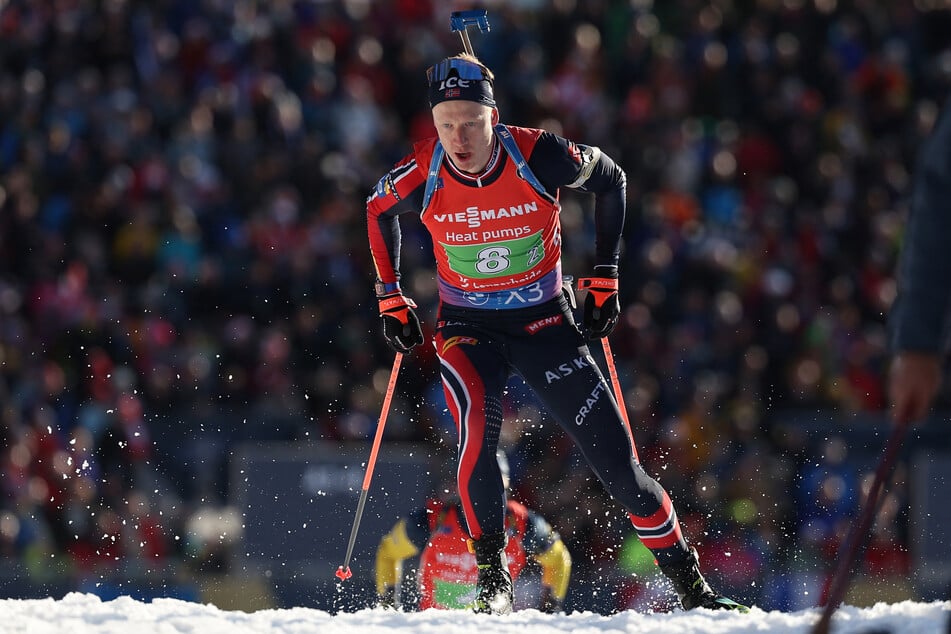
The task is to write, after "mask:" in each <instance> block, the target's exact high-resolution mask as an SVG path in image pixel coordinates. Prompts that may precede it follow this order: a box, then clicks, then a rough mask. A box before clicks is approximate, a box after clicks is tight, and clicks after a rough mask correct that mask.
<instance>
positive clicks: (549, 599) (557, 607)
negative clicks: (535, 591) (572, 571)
mask: <svg viewBox="0 0 951 634" xmlns="http://www.w3.org/2000/svg"><path fill="white" fill-rule="evenodd" d="M561 603H562V602H561V601H560V600H558V599H557V598H556V597H555V595H553V594H552V592H551V588H549V587H548V586H542V596H541V599H540V600H539V602H538V610H539V611H540V612H544V613H545V614H555V613H556V612H561V611H562V609H561Z"/></svg>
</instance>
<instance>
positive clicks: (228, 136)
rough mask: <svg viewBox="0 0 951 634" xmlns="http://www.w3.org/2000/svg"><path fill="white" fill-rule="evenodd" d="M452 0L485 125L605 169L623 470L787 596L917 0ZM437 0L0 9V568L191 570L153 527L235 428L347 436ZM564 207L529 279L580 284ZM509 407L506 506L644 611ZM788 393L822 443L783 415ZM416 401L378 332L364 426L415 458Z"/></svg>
mask: <svg viewBox="0 0 951 634" xmlns="http://www.w3.org/2000/svg"><path fill="white" fill-rule="evenodd" d="M478 6H480V7H484V8H486V9H488V11H489V21H490V24H491V31H490V32H488V33H476V32H473V33H472V40H473V45H474V48H475V50H476V53H477V54H478V55H479V56H480V57H481V58H482V59H483V61H485V62H486V63H487V64H488V65H489V66H490V67H491V68H492V69H493V70H494V71H495V73H496V76H497V86H496V95H497V98H498V99H499V105H500V110H501V115H502V120H503V121H504V122H506V123H508V124H513V125H526V126H537V127H544V128H547V129H549V130H552V131H553V132H556V133H559V134H562V135H563V136H566V137H569V138H571V139H573V140H576V141H579V142H584V143H588V144H592V145H598V146H600V147H601V148H602V149H603V150H604V151H606V152H607V153H608V154H610V155H611V156H612V157H614V158H615V159H616V160H617V161H618V162H619V163H620V164H621V165H622V166H623V167H624V168H625V169H626V171H627V176H628V203H629V207H628V210H629V214H628V220H627V223H626V228H625V242H624V251H623V255H622V266H621V293H622V305H623V306H624V313H623V319H622V322H621V324H620V325H619V327H618V329H617V330H616V331H615V333H614V335H613V336H612V339H611V341H612V345H613V348H614V353H615V355H616V359H617V363H618V370H619V373H620V377H621V381H622V384H623V385H624V387H625V399H626V405H627V408H628V410H629V412H630V415H631V421H632V424H633V426H634V429H635V436H636V440H637V443H638V446H639V449H640V454H641V458H642V460H643V461H644V462H645V464H646V465H647V466H648V470H650V471H651V472H652V473H656V474H658V475H659V476H660V479H661V481H662V482H663V484H664V485H665V487H666V488H667V489H668V490H669V491H671V493H672V495H673V497H674V499H675V501H676V503H677V506H678V509H680V512H681V514H682V516H683V517H682V521H683V523H684V526H685V529H686V530H687V532H688V533H689V534H690V541H691V542H697V543H699V545H700V547H701V551H702V553H701V556H702V557H705V558H706V559H705V561H706V562H707V563H705V565H704V568H705V569H713V570H717V571H720V572H722V574H723V575H724V578H725V581H724V583H728V584H731V585H733V586H734V587H735V588H740V589H745V590H746V592H745V593H744V592H733V594H736V595H737V596H738V598H741V599H744V600H753V599H751V598H749V596H748V595H749V588H751V587H755V588H756V592H758V593H762V594H761V595H760V601H761V602H762V604H763V605H775V606H779V607H809V606H812V605H815V604H816V601H817V600H818V596H817V593H821V589H822V583H823V582H822V575H823V574H825V573H826V572H827V571H826V570H825V568H826V566H827V563H828V561H829V560H830V557H831V555H833V554H834V553H835V549H836V548H837V546H838V543H839V540H840V539H841V537H842V531H843V526H844V525H845V522H844V520H845V519H847V518H848V517H849V516H850V514H852V513H854V511H855V508H856V505H857V504H858V503H859V500H860V499H861V490H862V487H863V486H867V482H866V480H867V473H863V472H861V470H856V469H854V468H853V467H852V466H850V465H851V463H850V461H849V453H850V451H854V450H855V447H854V445H853V444H851V443H850V442H849V436H848V434H849V429H848V425H840V426H837V424H836V421H841V420H842V419H843V418H846V419H848V417H849V416H853V415H869V416H872V417H875V416H881V415H883V412H884V410H885V407H886V403H885V396H884V389H883V375H884V372H883V370H884V367H885V364H886V363H887V360H888V347H887V346H888V340H887V329H886V325H885V322H886V316H887V313H888V310H889V306H890V304H891V302H892V300H893V298H894V296H895V291H896V289H895V279H894V275H893V267H894V263H895V258H896V254H897V250H898V249H899V246H900V244H901V239H902V231H903V226H904V218H905V216H906V214H907V208H908V205H907V201H908V196H909V191H908V185H909V174H910V171H911V169H913V165H914V158H915V152H916V150H917V148H918V146H919V144H920V142H921V140H922V139H923V138H924V137H925V136H926V135H927V134H928V131H929V130H930V128H931V125H932V124H933V122H934V119H935V117H936V115H937V112H938V110H939V107H940V105H941V103H942V102H943V100H944V98H945V96H946V94H947V92H948V90H949V89H951V40H949V39H948V37H947V34H948V33H949V32H951V11H949V10H948V9H947V8H946V7H945V6H944V5H943V3H940V2H937V1H930V2H929V1H927V0H919V1H917V2H896V3H883V2H875V1H872V0H851V1H848V0H746V1H739V0H732V1H731V0H708V1H703V0H676V1H670V2H667V1H665V2H655V1H652V0H584V1H581V0H510V1H501V0H499V1H495V2H484V3H481V4H478ZM454 8H469V5H466V6H458V7H457V6H455V5H454V4H453V3H449V2H445V3H444V2H437V1H436V0H392V1H386V2H384V1H380V2H376V1H370V0H267V1H265V0H257V1H255V0H150V1H148V2H146V1H136V0H56V1H54V2H45V3H35V2H28V1H25V0H22V1H18V0H6V1H0V416H2V420H3V425H2V428H0V434H2V446H0V486H2V496H0V557H5V558H15V559H16V560H18V561H20V562H21V563H23V564H24V565H26V567H27V568H28V569H29V570H30V571H32V574H35V575H39V576H42V575H56V574H63V573H64V572H71V573H78V574H87V575H93V576H95V575H96V574H101V573H102V571H103V570H108V569H109V568H110V567H115V566H117V565H119V564H120V563H121V564H122V565H125V566H130V565H131V566H137V567H140V568H142V569H145V570H158V569H163V568H165V567H167V566H170V565H173V562H176V561H182V560H184V561H188V562H191V563H192V565H197V566H199V567H200V566H212V567H214V566H222V565H224V564H223V563H222V561H221V557H220V552H218V551H217V549H216V548H215V543H214V542H215V537H214V535H212V536H211V537H210V538H208V539H204V540H202V539H199V538H197V537H195V538H190V537H189V535H192V534H193V533H200V532H201V531H190V529H189V526H191V525H192V524H191V523H193V522H194V520H195V518H196V516H198V515H200V514H201V512H202V509H207V508H209V507H215V506H225V505H227V503H228V488H227V487H228V485H227V478H226V471H227V462H228V457H229V455H230V452H231V450H232V449H233V447H234V445H235V443H238V442H246V441H251V442H265V441H273V440H283V441H300V442H335V441H365V440H368V439H370V438H372V436H373V433H374V431H375V427H376V422H377V417H378V415H379V407H380V402H381V400H382V396H381V394H382V392H383V390H384V388H385V385H386V379H387V376H388V372H389V368H390V364H391V361H392V353H390V352H389V351H388V349H387V348H386V346H385V344H384V342H383V339H382V336H381V335H380V332H379V327H378V317H377V313H376V302H375V300H374V296H373V288H372V282H373V278H374V272H373V270H372V264H371V262H370V258H369V251H368V246H367V239H366V224H365V208H364V203H365V199H366V196H367V195H368V194H369V193H370V191H371V189H372V187H373V186H374V184H375V183H376V181H377V179H379V178H380V176H382V175H383V174H384V173H385V172H386V171H387V170H388V169H389V167H390V166H391V164H393V163H394V162H396V161H397V160H398V159H399V158H400V157H402V156H403V155H404V154H405V153H407V152H408V151H409V148H410V146H411V143H412V142H413V141H414V140H417V139H420V138H423V137H426V136H429V135H431V134H432V133H434V129H433V128H432V124H431V121H430V118H429V117H430V115H429V111H428V107H427V104H426V97H425V95H426V92H425V84H424V81H425V69H426V68H427V67H428V66H429V65H430V64H432V63H433V62H435V61H437V60H438V59H439V58H441V57H443V56H445V55H449V54H454V53H456V52H458V51H459V50H460V44H459V39H458V37H457V36H456V35H455V34H453V33H450V32H449V28H448V22H449V20H448V16H449V11H450V10H451V9H454ZM590 211H591V201H590V200H588V199H587V198H585V197H583V196H578V195H575V194H573V193H571V192H567V193H565V194H564V198H563V212H562V222H563V225H564V232H563V233H564V235H565V236H566V244H565V271H566V273H571V274H574V275H585V274H587V273H588V272H589V270H590V264H591V262H590V257H589V256H590V252H591V249H592V245H593V224H592V223H593V219H592V215H591V213H590ZM426 241H427V236H426V234H425V231H424V230H423V229H422V227H421V225H419V224H418V223H414V222H412V221H407V222H404V223H403V258H402V268H403V270H404V271H405V272H406V276H405V277H404V289H405V290H406V292H407V294H408V295H410V296H412V297H413V298H414V299H415V300H416V301H417V302H418V303H419V304H420V305H421V306H422V307H423V310H422V312H421V316H422V317H423V320H424V322H425V323H424V326H425V327H426V328H428V329H431V328H432V326H433V319H432V316H433V310H432V309H433V308H434V305H435V299H436V298H435V283H434V279H433V273H432V269H431V267H430V262H429V261H428V260H427V257H428V256H427V255H426V254H427V250H426V248H425V246H426ZM510 397H511V399H510V403H508V404H507V406H508V408H509V412H510V416H509V418H510V424H509V425H508V428H507V431H506V434H507V435H506V436H505V438H504V439H503V440H504V442H505V443H506V448H507V450H508V451H509V452H510V454H511V456H512V457H511V462H512V464H513V480H514V482H515V487H514V492H515V494H516V495H518V496H519V497H520V499H522V500H523V501H524V502H526V503H528V504H529V505H531V506H533V507H535V508H536V509H538V510H540V511H541V512H542V513H543V515H545V516H546V517H547V518H548V519H549V521H550V522H551V523H552V524H553V525H554V526H555V527H556V528H557V529H558V530H559V531H560V532H561V534H562V536H563V537H564V538H565V540H566V543H567V544H568V546H569V549H570V550H571V551H572V553H573V554H574V559H575V562H576V579H577V583H578V584H581V586H580V587H583V584H584V583H585V580H586V579H592V580H593V579H600V580H603V579H604V578H605V575H608V576H610V575H612V574H613V575H616V576H617V577H618V579H621V580H622V581H619V582H618V587H619V588H620V591H619V592H617V593H614V594H613V595H612V596H611V597H610V598H609V599H606V600H607V601H609V602H613V603H612V604H611V605H604V606H599V607H603V608H604V609H618V608H621V607H625V606H628V605H640V606H646V605H652V604H651V602H650V599H649V594H650V583H643V584H642V583H640V582H637V583H632V582H631V581H630V579H631V578H632V577H631V575H632V574H637V577H635V578H636V579H639V580H644V579H649V578H650V574H651V573H650V570H649V568H650V567H649V566H647V567H645V566H644V562H643V559H644V556H643V552H641V551H639V550H638V545H637V544H636V543H632V540H631V534H630V530H629V528H630V527H629V525H628V524H626V519H625V518H623V517H621V515H620V514H619V513H618V511H617V509H616V506H615V505H614V504H613V503H612V502H611V501H610V500H607V499H605V498H604V496H603V494H602V493H600V487H598V486H597V485H596V483H592V481H591V474H590V472H588V470H587V468H586V467H585V466H584V465H583V463H582V462H580V459H579V457H578V456H577V455H576V453H575V450H574V449H573V446H572V445H571V443H569V442H566V441H565V439H564V437H563V436H562V435H561V433H560V431H559V430H558V429H557V427H556V426H555V425H554V424H553V423H552V422H551V421H550V420H549V419H548V418H547V417H546V415H545V413H544V412H543V411H541V410H540V409H539V408H538V406H537V404H536V403H535V402H534V401H533V399H532V396H531V395H530V394H527V393H525V392H524V390H522V388H521V387H520V385H519V384H518V383H517V382H513V386H512V389H511V391H510ZM788 411H799V412H808V416H809V417H811V418H814V419H817V418H818V417H821V418H822V420H823V421H827V423H826V429H827V432H828V433H826V434H825V435H824V436H823V437H822V438H818V439H817V438H810V437H808V435H807V434H804V433H798V434H797V433H793V432H790V430H789V428H788V427H787V426H782V425H779V424H778V422H777V413H779V412H788ZM447 421H448V418H447V415H446V412H445V406H444V403H443V397H442V394H441V387H440V385H439V381H438V376H437V367H436V362H435V357H434V354H433V353H432V351H431V350H427V349H423V350H419V351H418V352H414V354H413V355H412V356H411V357H409V358H408V359H407V361H406V363H405V364H404V368H403V371H402V372H401V374H400V378H399V384H398V389H397V394H396V398H395V400H394V405H393V409H392V412H391V415H390V418H389V421H388V427H387V439H388V440H393V441H424V442H434V443H440V444H446V443H448V444H452V443H453V442H454V440H453V439H452V434H451V430H449V428H448V426H447V425H448V424H447ZM840 427H841V428H840ZM872 449H873V450H874V447H873V448H872ZM903 482H904V480H903V475H902V474H899V477H898V479H897V482H896V485H895V487H894V489H893V491H894V492H893V493H892V494H891V496H890V497H889V499H888V500H887V502H886V505H885V507H884V510H883V512H882V518H880V521H879V522H878V523H877V525H876V527H877V528H876V531H875V536H874V538H873V545H872V546H873V547H872V548H870V549H869V551H868V553H867V555H866V566H867V567H868V568H869V569H870V570H876V571H878V572H880V573H881V574H883V575H886V574H894V575H898V576H902V575H906V574H907V573H908V571H909V566H910V563H909V556H908V544H907V528H906V527H905V526H904V525H903V518H904V517H906V516H907V513H906V506H907V499H906V495H905V494H904V493H903V492H904V491H905V488H904V487H903ZM157 491H162V495H155V493H156V492H157ZM578 500H584V501H585V503H584V504H580V505H579V504H578ZM635 541H636V540H635ZM647 563H649V564H650V563H652V562H647ZM780 573H784V574H783V575H780ZM797 574H801V575H804V577H803V579H804V580H803V579H800V578H799V577H795V575H797ZM715 575H716V573H714V576H715ZM770 575H773V578H772V579H771V578H770ZM780 577H781V579H780ZM793 578H795V581H790V579H793ZM592 583H594V582H592ZM598 583H600V582H598ZM751 584H752V585H751ZM783 584H788V585H790V586H791V585H795V584H799V585H798V586H797V587H798V589H787V590H785V591H783V590H781V589H780V588H781V586H782V587H785V586H784V585H783ZM764 586H765V588H764ZM803 587H805V588H806V590H803ZM810 592H811V593H812V594H810ZM771 593H772V594H771ZM777 593H779V594H782V596H778V594H777ZM773 595H776V596H773ZM569 599H570V597H569ZM579 601H580V600H579ZM797 602H798V603H797ZM800 604H801V605H800ZM570 605H571V602H570V601H569V607H570ZM579 605H580V603H579Z"/></svg>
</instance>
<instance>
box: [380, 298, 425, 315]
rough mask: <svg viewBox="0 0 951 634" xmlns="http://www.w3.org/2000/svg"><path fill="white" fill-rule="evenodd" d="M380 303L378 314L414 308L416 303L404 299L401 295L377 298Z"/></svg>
mask: <svg viewBox="0 0 951 634" xmlns="http://www.w3.org/2000/svg"><path fill="white" fill-rule="evenodd" d="M377 301H379V303H380V313H381V314H382V313H395V312H399V311H400V310H401V309H405V308H416V302H414V301H413V300H412V299H410V298H409V297H404V296H403V294H402V293H396V294H394V295H386V296H384V297H378V298H377Z"/></svg>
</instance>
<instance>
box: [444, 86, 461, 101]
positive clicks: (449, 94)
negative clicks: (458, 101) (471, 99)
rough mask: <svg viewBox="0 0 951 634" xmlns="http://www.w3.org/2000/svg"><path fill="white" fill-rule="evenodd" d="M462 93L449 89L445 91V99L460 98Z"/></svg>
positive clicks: (455, 89) (456, 89)
mask: <svg viewBox="0 0 951 634" xmlns="http://www.w3.org/2000/svg"><path fill="white" fill-rule="evenodd" d="M461 96H462V91H461V90H459V89H458V88H450V89H449V90H447V91H446V99H452V98H454V97H461Z"/></svg>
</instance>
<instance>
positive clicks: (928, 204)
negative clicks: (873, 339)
mask: <svg viewBox="0 0 951 634" xmlns="http://www.w3.org/2000/svg"><path fill="white" fill-rule="evenodd" d="M949 200H951V97H949V98H948V99H947V101H946V103H945V106H944V109H943V111H942V113H941V117H940V119H939V120H938V123H937V125H936V127H935V129H934V131H933V132H932V135H931V138H929V139H928V141H927V142H926V144H925V145H924V147H923V148H922V150H921V152H920V154H919V156H918V159H917V161H916V164H915V174H914V180H913V182H912V197H911V210H910V215H909V219H908V227H907V229H906V235H905V240H904V245H903V247H902V253H901V256H900V260H899V266H898V296H897V299H896V301H895V305H894V306H893V308H892V311H891V314H890V316H889V327H890V328H891V331H892V347H893V348H894V350H895V351H902V350H905V351H918V352H930V353H942V352H944V351H946V348H947V343H948V331H949V323H948V322H949V318H951V282H949V280H951V256H949V255H948V249H949V246H951V205H949V202H948V201H949Z"/></svg>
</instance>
